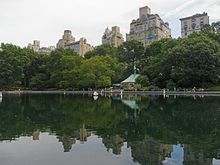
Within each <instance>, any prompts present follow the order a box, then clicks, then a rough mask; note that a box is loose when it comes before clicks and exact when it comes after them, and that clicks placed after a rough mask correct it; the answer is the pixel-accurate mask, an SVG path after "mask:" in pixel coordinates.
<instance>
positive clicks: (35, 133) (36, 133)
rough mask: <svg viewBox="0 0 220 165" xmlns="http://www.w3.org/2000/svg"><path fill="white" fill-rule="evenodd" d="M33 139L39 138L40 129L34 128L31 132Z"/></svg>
mask: <svg viewBox="0 0 220 165" xmlns="http://www.w3.org/2000/svg"><path fill="white" fill-rule="evenodd" d="M32 136H33V140H40V130H36V131H34V132H33V133H32Z"/></svg>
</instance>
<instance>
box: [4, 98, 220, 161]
mask: <svg viewBox="0 0 220 165" xmlns="http://www.w3.org/2000/svg"><path fill="white" fill-rule="evenodd" d="M73 164H74V165H183V164H184V165H211V164H213V165H220V97H204V98H202V97H177V98H176V97H169V98H163V97H159V96H158V97H149V96H134V95H127V96H123V97H120V96H111V97H104V96H103V97H99V98H98V99H97V100H94V98H93V97H92V96H80V95H52V94H51V95H49V94H47V95H46V94H44V95H20V96H19V95H4V96H3V99H2V101H1V103H0V165H73Z"/></svg>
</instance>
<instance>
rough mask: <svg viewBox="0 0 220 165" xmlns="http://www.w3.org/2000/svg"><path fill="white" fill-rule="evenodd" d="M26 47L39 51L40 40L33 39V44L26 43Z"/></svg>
mask: <svg viewBox="0 0 220 165" xmlns="http://www.w3.org/2000/svg"><path fill="white" fill-rule="evenodd" d="M28 49H32V50H33V51H34V52H39V50H40V41H37V40H34V42H33V44H31V43H29V44H28Z"/></svg>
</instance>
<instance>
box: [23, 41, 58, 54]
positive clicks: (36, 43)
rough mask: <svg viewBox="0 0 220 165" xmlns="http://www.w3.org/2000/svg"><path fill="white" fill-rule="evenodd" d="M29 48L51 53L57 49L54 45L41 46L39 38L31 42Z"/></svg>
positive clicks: (38, 51) (42, 52)
mask: <svg viewBox="0 0 220 165" xmlns="http://www.w3.org/2000/svg"><path fill="white" fill-rule="evenodd" d="M27 48H28V49H32V50H33V51H34V52H37V53H41V54H50V53H51V52H52V51H53V50H55V47H54V46H49V47H40V41H37V40H34V41H33V44H31V43H29V44H28V46H27Z"/></svg>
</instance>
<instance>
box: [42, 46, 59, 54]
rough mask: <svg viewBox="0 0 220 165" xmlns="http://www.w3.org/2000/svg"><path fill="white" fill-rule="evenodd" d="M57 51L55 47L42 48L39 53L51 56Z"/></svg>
mask: <svg viewBox="0 0 220 165" xmlns="http://www.w3.org/2000/svg"><path fill="white" fill-rule="evenodd" d="M55 49H56V48H55V46H49V47H42V48H40V50H39V53H41V54H50V53H51V52H52V51H54V50H55Z"/></svg>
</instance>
